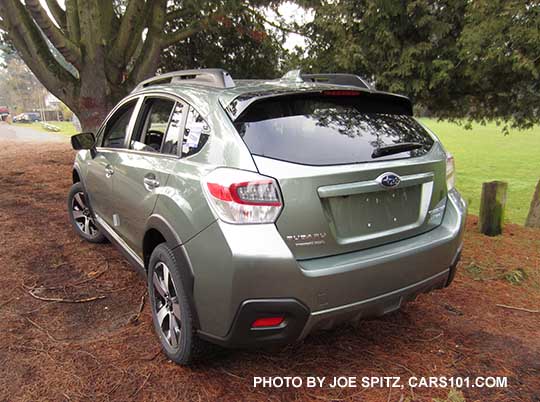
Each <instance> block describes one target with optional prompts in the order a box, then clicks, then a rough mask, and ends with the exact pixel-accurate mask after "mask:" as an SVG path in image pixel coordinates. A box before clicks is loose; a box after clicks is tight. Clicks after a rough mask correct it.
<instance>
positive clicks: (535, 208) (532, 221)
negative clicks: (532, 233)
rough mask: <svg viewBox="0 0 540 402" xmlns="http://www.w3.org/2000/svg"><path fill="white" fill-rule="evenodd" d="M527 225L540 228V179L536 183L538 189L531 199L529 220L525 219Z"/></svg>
mask: <svg viewBox="0 0 540 402" xmlns="http://www.w3.org/2000/svg"><path fill="white" fill-rule="evenodd" d="M525 226H528V227H530V228H540V180H539V181H538V184H537V185H536V190H535V192H534V195H533V198H532V200H531V207H530V209H529V215H528V216H527V220H526V221H525Z"/></svg>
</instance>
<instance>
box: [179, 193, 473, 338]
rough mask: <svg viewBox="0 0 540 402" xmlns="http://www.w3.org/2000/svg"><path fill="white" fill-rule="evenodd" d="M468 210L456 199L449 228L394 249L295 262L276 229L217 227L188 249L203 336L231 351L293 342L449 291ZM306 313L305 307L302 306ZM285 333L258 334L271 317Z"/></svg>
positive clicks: (451, 201) (455, 195)
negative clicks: (258, 325)
mask: <svg viewBox="0 0 540 402" xmlns="http://www.w3.org/2000/svg"><path fill="white" fill-rule="evenodd" d="M465 214H466V206H465V203H464V202H463V200H462V198H461V197H460V196H459V193H457V192H455V191H453V192H451V193H450V194H449V197H448V204H447V208H446V211H445V216H444V219H443V222H442V224H441V225H440V226H439V227H437V228H436V229H434V230H432V231H430V232H427V233H424V234H421V235H418V236H415V237H413V238H409V239H406V240H402V241H398V242H395V243H392V244H386V245H383V246H379V247H375V248H371V249H368V250H362V251H358V252H354V253H348V254H345V255H339V256H332V257H324V258H317V259H313V260H304V261H296V260H295V259H294V257H293V256H292V254H291V252H290V250H289V249H288V247H287V246H286V244H285V243H284V242H283V240H282V238H281V236H280V235H279V233H278V232H277V230H276V229H275V227H274V226H273V225H227V224H224V223H222V222H219V221H218V222H216V223H214V224H213V225H211V226H210V227H209V228H207V229H206V230H205V231H203V232H201V233H200V234H199V235H198V236H196V237H195V238H194V239H193V240H191V241H190V242H188V243H186V245H185V247H186V250H187V252H188V254H189V256H190V259H191V266H192V267H194V269H195V272H194V277H195V282H194V299H195V305H196V308H197V312H198V315H199V320H200V333H201V335H202V336H203V337H205V338H207V339H209V340H211V341H214V342H216V343H220V344H222V345H226V346H233V347H238V346H251V345H263V344H275V343H288V342H292V341H295V340H298V339H301V338H303V337H305V336H306V335H307V334H308V333H309V332H311V331H312V330H315V329H318V328H329V327H331V326H333V325H335V324H336V323H338V322H341V321H348V320H358V319H362V318H366V317H373V316H379V315H382V314H386V313H388V312H391V311H394V310H396V309H398V308H399V307H400V306H401V305H402V304H403V303H404V302H406V301H407V300H410V299H413V298H415V297H416V296H417V295H418V294H419V293H423V292H428V291H430V290H432V289H437V288H442V287H445V286H448V285H449V284H450V282H451V281H452V279H453V277H454V274H455V266H456V265H457V260H458V259H459V254H460V251H461V245H462V241H463V230H464V220H465ZM299 306H300V307H299ZM281 313H283V314H284V315H285V316H286V317H287V319H286V326H285V327H284V328H281V329H277V328H276V329H271V330H257V331H255V330H252V329H251V328H250V326H251V323H252V322H253V321H254V319H256V318H257V317H260V316H264V315H265V314H281Z"/></svg>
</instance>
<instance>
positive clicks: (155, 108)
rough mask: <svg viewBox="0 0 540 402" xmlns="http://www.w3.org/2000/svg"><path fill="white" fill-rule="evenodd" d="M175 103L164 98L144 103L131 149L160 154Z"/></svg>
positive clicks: (152, 99)
mask: <svg viewBox="0 0 540 402" xmlns="http://www.w3.org/2000/svg"><path fill="white" fill-rule="evenodd" d="M174 105H175V102H174V101H172V100H169V99H163V98H148V99H146V100H145V101H144V104H143V106H142V108H141V114H140V116H139V119H138V122H137V128H136V130H135V131H134V133H133V136H132V138H131V144H130V148H132V149H135V150H137V151H147V152H159V151H160V149H161V144H162V143H163V140H164V138H165V133H166V132H167V126H168V124H169V119H170V117H171V113H172V112H173V109H174Z"/></svg>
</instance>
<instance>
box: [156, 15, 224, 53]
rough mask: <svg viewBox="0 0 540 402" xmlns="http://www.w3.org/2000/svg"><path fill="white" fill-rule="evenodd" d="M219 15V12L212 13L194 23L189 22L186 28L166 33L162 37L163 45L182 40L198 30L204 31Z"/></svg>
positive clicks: (166, 45)
mask: <svg viewBox="0 0 540 402" xmlns="http://www.w3.org/2000/svg"><path fill="white" fill-rule="evenodd" d="M221 16H222V15H221V14H212V15H210V16H208V17H205V18H203V19H201V20H199V21H196V22H195V23H193V24H191V25H190V26H189V27H187V28H186V29H179V30H178V31H176V32H173V33H171V34H169V35H167V36H166V37H165V38H164V39H163V47H168V46H171V45H174V44H175V43H178V42H182V41H183V40H185V39H187V38H189V37H190V36H192V35H194V34H196V33H198V32H201V31H204V30H205V29H207V28H208V27H209V26H210V24H211V23H212V22H214V21H216V20H217V18H219V17H221Z"/></svg>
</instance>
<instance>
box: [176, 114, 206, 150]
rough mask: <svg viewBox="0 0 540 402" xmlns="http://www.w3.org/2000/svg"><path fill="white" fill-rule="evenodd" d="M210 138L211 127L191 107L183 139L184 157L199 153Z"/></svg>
mask: <svg viewBox="0 0 540 402" xmlns="http://www.w3.org/2000/svg"><path fill="white" fill-rule="evenodd" d="M209 136H210V126H209V125H208V123H207V122H206V120H204V119H203V117H202V116H201V115H200V114H199V112H197V111H196V110H195V109H193V107H191V106H190V108H189V112H188V116H187V119H186V127H185V129H184V137H183V139H182V157H186V156H191V155H194V154H196V153H197V152H199V151H200V150H201V149H202V147H203V146H204V144H206V142H207V141H208V137H209Z"/></svg>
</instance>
